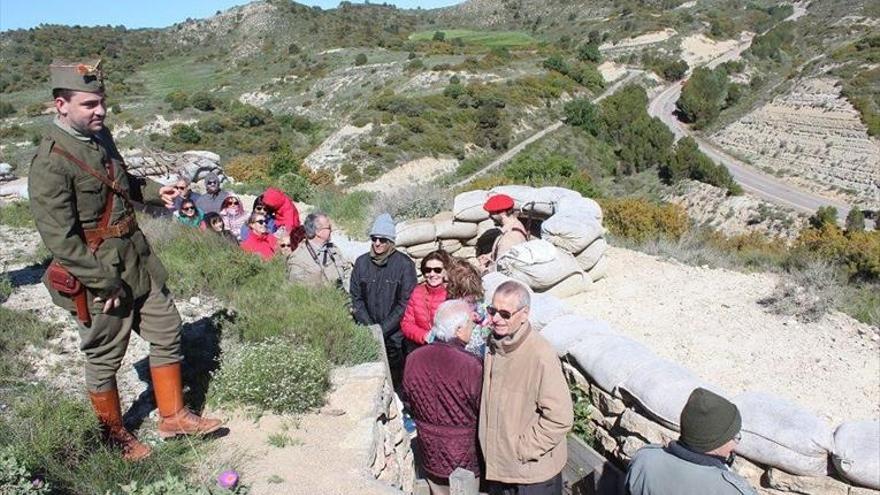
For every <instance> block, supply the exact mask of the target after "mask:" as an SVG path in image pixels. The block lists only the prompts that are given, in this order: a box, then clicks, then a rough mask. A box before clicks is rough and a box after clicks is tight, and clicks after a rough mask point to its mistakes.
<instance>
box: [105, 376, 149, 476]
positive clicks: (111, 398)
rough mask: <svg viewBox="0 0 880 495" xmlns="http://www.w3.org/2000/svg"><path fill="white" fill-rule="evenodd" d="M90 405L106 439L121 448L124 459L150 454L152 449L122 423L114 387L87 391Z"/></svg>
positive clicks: (138, 458) (140, 457)
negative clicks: (103, 390) (101, 390)
mask: <svg viewBox="0 0 880 495" xmlns="http://www.w3.org/2000/svg"><path fill="white" fill-rule="evenodd" d="M89 399H91V400H92V407H93V408H94V409H95V414H96V415H97V416H98V421H100V422H101V425H102V426H103V427H104V435H105V437H106V439H107V440H108V441H109V442H110V443H112V444H114V445H118V446H119V447H120V448H121V449H122V458H123V459H125V460H126V461H139V460H141V459H143V458H145V457H147V456H149V455H150V453H151V452H152V449H150V446H149V445H146V444H143V443H141V442H139V441H138V439H137V438H135V436H134V435H132V434H131V432H129V431H128V430H127V429H126V428H125V425H124V424H122V410H121V409H120V407H119V392H118V391H117V390H116V389H115V388H114V389H112V390H108V391H106V392H91V391H90V392H89Z"/></svg>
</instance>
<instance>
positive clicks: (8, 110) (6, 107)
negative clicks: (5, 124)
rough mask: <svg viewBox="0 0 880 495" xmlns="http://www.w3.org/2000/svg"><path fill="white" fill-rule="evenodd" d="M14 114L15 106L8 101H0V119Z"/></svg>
mask: <svg viewBox="0 0 880 495" xmlns="http://www.w3.org/2000/svg"><path fill="white" fill-rule="evenodd" d="M13 115H15V107H14V106H12V103H9V102H8V101H0V119H5V118H6V117H11V116H13Z"/></svg>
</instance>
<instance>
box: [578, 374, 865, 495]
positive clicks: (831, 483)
mask: <svg viewBox="0 0 880 495" xmlns="http://www.w3.org/2000/svg"><path fill="white" fill-rule="evenodd" d="M563 368H564V369H565V372H566V375H567V377H568V379H569V382H570V383H573V384H574V385H575V386H577V387H578V388H580V389H581V390H583V391H584V392H586V393H587V394H588V396H589V397H590V400H591V403H592V405H591V407H590V424H591V425H592V427H593V431H594V433H595V436H596V444H597V445H596V448H597V450H598V451H599V453H601V454H602V455H604V456H605V457H606V458H608V459H609V460H611V461H612V462H614V463H615V464H617V465H618V466H619V467H621V469H625V468H626V466H627V465H628V464H629V462H630V460H632V457H633V455H634V454H635V453H636V451H638V450H639V449H640V448H642V447H644V446H645V445H647V444H649V443H654V444H665V443H668V442H669V441H671V440H676V439H677V438H678V432H676V431H673V430H671V429H669V428H666V427H664V426H662V425H660V424H659V423H657V422H655V421H653V420H651V419H650V418H649V417H648V414H647V413H646V412H645V411H643V410H641V408H640V406H639V405H638V404H637V403H636V402H635V401H634V400H632V399H631V398H629V397H627V396H626V394H623V395H624V396H623V397H622V398H619V397H615V396H613V395H611V394H609V393H608V392H606V391H604V390H602V389H601V388H600V387H599V386H598V385H596V383H595V382H593V380H591V379H590V377H589V375H588V374H587V373H585V372H583V371H582V370H581V369H580V367H579V366H578V364H577V362H576V361H575V360H574V359H573V358H571V357H565V358H563ZM733 470H734V471H736V472H737V473H739V474H740V475H741V476H743V477H744V478H746V479H747V480H748V481H749V483H751V485H752V486H753V487H755V489H756V490H757V491H758V493H759V494H761V495H786V494H792V493H797V494H803V495H869V494H874V495H877V494H880V491H876V490H871V489H867V488H860V487H856V486H852V485H850V484H848V483H846V482H843V481H840V480H838V479H836V478H832V477H830V476H822V477H808V476H795V475H791V474H788V473H786V472H784V471H782V470H780V469H777V468H774V467H771V466H762V465H759V464H756V463H754V462H751V461H749V460H748V459H745V458H744V457H742V456H738V457H737V460H736V462H735V463H734V465H733Z"/></svg>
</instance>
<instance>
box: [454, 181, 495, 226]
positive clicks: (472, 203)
mask: <svg viewBox="0 0 880 495" xmlns="http://www.w3.org/2000/svg"><path fill="white" fill-rule="evenodd" d="M487 199H489V192H488V191H484V190H482V189H477V190H476V191H467V192H463V193H461V194H459V195H458V196H456V197H455V199H454V200H453V201H452V216H453V218H455V219H456V220H458V221H461V222H474V223H476V222H482V221H483V220H486V219H487V218H489V212H487V211H486V210H484V209H483V205H484V204H486V200H487Z"/></svg>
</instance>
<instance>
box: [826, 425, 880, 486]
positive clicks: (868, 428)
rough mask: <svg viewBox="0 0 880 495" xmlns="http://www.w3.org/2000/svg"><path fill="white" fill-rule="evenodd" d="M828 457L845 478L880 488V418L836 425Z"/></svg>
mask: <svg viewBox="0 0 880 495" xmlns="http://www.w3.org/2000/svg"><path fill="white" fill-rule="evenodd" d="M831 460H832V461H833V462H834V467H835V468H837V472H838V473H840V475H841V476H843V477H844V478H846V479H847V480H849V481H852V482H853V483H857V484H859V485H862V486H867V487H869V488H873V489H875V490H880V419H875V420H865V421H848V422H846V423H843V424H841V425H840V426H838V427H837V430H836V431H835V432H834V453H833V455H832V457H831Z"/></svg>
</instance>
